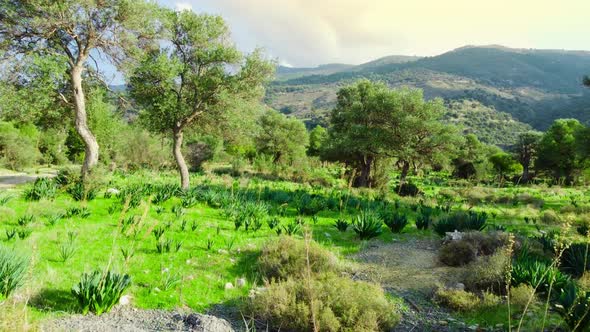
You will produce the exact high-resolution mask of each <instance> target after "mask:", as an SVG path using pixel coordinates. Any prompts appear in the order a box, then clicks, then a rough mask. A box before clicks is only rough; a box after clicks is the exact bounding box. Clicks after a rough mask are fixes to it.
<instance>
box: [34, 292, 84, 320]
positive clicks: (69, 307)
mask: <svg viewBox="0 0 590 332" xmlns="http://www.w3.org/2000/svg"><path fill="white" fill-rule="evenodd" d="M29 305H30V306H32V307H34V308H37V309H38V310H41V311H51V312H65V313H71V314H73V313H77V303H76V299H75V298H74V296H73V295H72V293H70V292H69V291H66V290H64V289H52V288H43V289H41V290H40V291H39V293H37V294H36V295H35V296H33V298H31V300H30V301H29Z"/></svg>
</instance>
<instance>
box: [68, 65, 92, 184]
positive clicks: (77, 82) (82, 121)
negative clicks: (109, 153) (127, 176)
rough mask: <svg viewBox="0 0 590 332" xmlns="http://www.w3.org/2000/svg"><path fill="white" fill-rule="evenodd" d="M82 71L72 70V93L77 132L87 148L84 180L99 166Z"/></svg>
mask: <svg viewBox="0 0 590 332" xmlns="http://www.w3.org/2000/svg"><path fill="white" fill-rule="evenodd" d="M82 70H83V67H82V66H81V65H76V66H74V67H72V69H71V73H70V76H71V80H72V82H71V83H72V92H73V95H74V115H75V121H74V125H75V127H76V131H77V132H78V134H79V135H80V137H81V138H82V141H83V142H84V146H85V155H84V164H83V165H82V178H85V177H86V176H87V175H88V172H90V170H91V169H92V168H93V167H94V166H96V164H98V148H99V147H98V142H97V141H96V137H94V135H93V134H92V132H91V131H90V128H89V127H88V116H87V114H86V99H85V97H84V90H83V89H82Z"/></svg>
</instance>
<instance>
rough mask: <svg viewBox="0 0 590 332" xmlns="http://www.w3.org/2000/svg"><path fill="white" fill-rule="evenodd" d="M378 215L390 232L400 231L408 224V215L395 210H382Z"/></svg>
mask: <svg viewBox="0 0 590 332" xmlns="http://www.w3.org/2000/svg"><path fill="white" fill-rule="evenodd" d="M380 216H381V219H383V222H384V223H385V225H386V226H387V227H388V228H389V229H390V230H391V232H392V233H401V232H402V231H403V229H404V227H406V225H407V224H408V216H407V215H405V214H401V213H399V212H397V211H392V210H386V211H382V212H381V213H380Z"/></svg>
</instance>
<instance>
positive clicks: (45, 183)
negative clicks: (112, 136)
mask: <svg viewBox="0 0 590 332" xmlns="http://www.w3.org/2000/svg"><path fill="white" fill-rule="evenodd" d="M56 195H57V184H56V183H55V181H54V180H53V179H49V178H37V180H35V182H34V183H33V184H32V185H31V186H30V187H29V188H27V189H25V191H24V192H23V196H24V199H25V200H27V201H38V200H41V199H53V198H55V196H56Z"/></svg>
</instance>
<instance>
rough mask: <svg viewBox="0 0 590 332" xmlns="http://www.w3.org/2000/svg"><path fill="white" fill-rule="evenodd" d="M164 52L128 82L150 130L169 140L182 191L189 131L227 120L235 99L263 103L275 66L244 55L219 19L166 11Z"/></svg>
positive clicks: (154, 54) (152, 54) (186, 174)
mask: <svg viewBox="0 0 590 332" xmlns="http://www.w3.org/2000/svg"><path fill="white" fill-rule="evenodd" d="M163 36H164V38H163V39H164V40H163V41H162V42H161V47H160V48H159V49H158V50H155V51H153V52H150V53H149V54H148V55H147V56H146V57H145V59H143V61H141V63H140V65H139V66H138V67H137V68H136V69H135V71H134V73H133V74H132V75H131V78H130V82H129V83H130V84H129V88H130V95H131V96H132V98H134V99H135V101H137V103H138V104H139V105H140V106H141V107H142V109H143V110H142V112H141V113H140V120H141V121H142V123H143V124H144V125H145V126H146V127H147V128H148V129H149V130H151V131H153V132H156V133H163V134H167V135H170V136H171V137H172V139H173V142H174V143H173V154H174V158H175V160H176V164H177V166H178V170H179V173H180V179H181V186H182V188H185V189H186V188H188V187H189V170H188V167H187V164H186V161H185V158H184V156H183V153H182V145H183V135H184V133H185V131H186V130H187V129H193V128H195V127H199V126H200V125H206V124H211V123H214V122H215V121H223V119H224V112H227V111H229V110H230V109H233V107H231V108H230V106H231V104H232V103H233V101H232V100H236V99H244V100H249V99H252V98H260V97H261V96H262V95H263V92H264V89H263V83H265V82H266V81H267V80H269V79H270V77H271V76H272V73H273V68H274V66H273V64H271V63H270V62H267V61H266V60H264V59H263V58H262V54H261V52H260V51H255V52H254V53H252V54H250V55H248V56H244V55H243V54H241V53H240V52H239V51H238V50H237V48H236V47H235V46H234V45H233V43H232V41H231V39H230V33H229V29H228V26H227V25H226V23H225V22H224V20H223V19H222V18H221V17H219V16H213V15H206V14H196V13H193V12H192V11H181V12H174V11H165V13H164V15H163Z"/></svg>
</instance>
